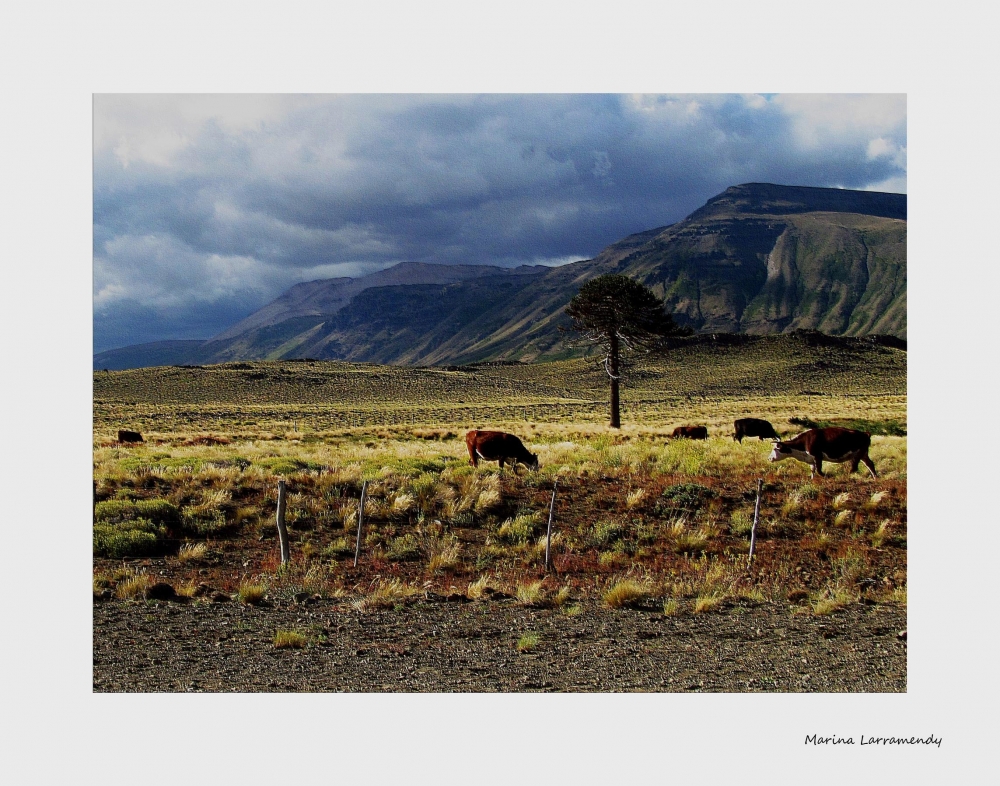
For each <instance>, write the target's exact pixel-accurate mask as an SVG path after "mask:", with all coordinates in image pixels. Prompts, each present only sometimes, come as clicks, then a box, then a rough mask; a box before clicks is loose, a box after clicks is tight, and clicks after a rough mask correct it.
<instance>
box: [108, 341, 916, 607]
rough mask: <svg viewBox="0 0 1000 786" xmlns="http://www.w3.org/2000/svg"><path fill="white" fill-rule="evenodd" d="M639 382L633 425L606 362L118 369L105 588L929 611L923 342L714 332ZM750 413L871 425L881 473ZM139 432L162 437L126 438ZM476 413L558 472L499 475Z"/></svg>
mask: <svg viewBox="0 0 1000 786" xmlns="http://www.w3.org/2000/svg"><path fill="white" fill-rule="evenodd" d="M622 393H623V403H624V405H623V412H622V421H623V424H624V425H623V428H622V429H621V430H620V431H619V430H612V429H609V428H608V427H607V426H606V422H607V416H608V413H607V403H606V402H607V385H606V377H605V376H604V374H603V371H601V370H600V368H599V367H597V366H596V364H595V363H594V362H593V361H589V360H571V361H563V362H559V363H551V364H544V365H520V364H518V365H504V364H494V365H479V366H473V367H462V368H449V369H443V368H433V369H418V368H396V367H380V366H367V365H362V364H343V363H326V362H322V363H321V362H311V361H298V362H276V363H265V362H259V363H258V362H254V363H232V364H225V365H222V366H213V367H205V368H176V367H164V368H156V369H141V370H135V371H122V372H100V371H99V372H95V374H94V481H95V508H94V521H95V523H94V554H95V559H94V564H95V569H94V570H95V572H94V592H95V594H100V593H109V592H110V593H113V594H114V595H116V596H118V597H122V598H129V597H136V598H141V597H143V592H144V588H148V586H149V584H150V583H151V582H152V580H153V577H152V576H151V573H153V572H155V574H156V577H155V578H156V580H157V581H164V580H165V581H169V582H170V583H171V584H172V585H173V586H174V587H175V589H176V590H177V592H178V593H180V594H182V595H184V594H187V595H189V596H190V597H192V598H199V597H201V596H202V595H203V594H204V592H205V589H204V588H205V587H206V586H208V585H211V587H212V588H213V589H218V590H221V591H223V592H226V593H230V594H232V595H233V596H234V597H237V598H238V599H240V600H242V601H243V602H247V603H267V602H268V599H269V598H276V597H279V596H292V595H296V594H298V593H309V594H315V595H320V596H323V597H339V598H344V599H345V600H347V601H349V602H352V603H355V604H356V605H357V607H358V608H359V610H362V611H363V610H365V609H370V608H378V607H392V606H394V605H399V604H405V603H409V602H410V601H412V600H413V599H416V598H419V597H422V596H423V595H425V594H426V593H428V592H436V593H442V594H454V593H460V594H462V595H465V596H466V597H469V598H475V597H480V596H482V594H483V593H484V592H491V593H494V594H496V593H504V594H506V595H510V596H511V597H512V598H513V599H516V600H517V602H521V603H524V604H526V605H549V606H553V607H555V606H559V607H565V608H566V609H571V608H573V603H574V601H575V600H580V599H583V598H589V599H598V600H600V601H601V602H603V603H605V604H606V605H608V606H610V607H614V608H617V607H622V606H629V605H637V604H640V605H642V604H644V605H647V606H648V605H649V604H656V605H657V606H662V607H663V610H664V613H668V614H678V613H680V614H685V613H691V614H697V613H711V612H718V611H723V610H726V609H738V608H740V607H741V606H743V605H745V604H754V603H782V604H790V605H791V606H792V607H793V608H794V610H796V611H800V612H802V613H808V614H829V613H835V612H836V610H837V609H838V608H842V607H844V606H846V605H849V604H854V603H858V602H873V603H892V604H899V603H902V604H905V601H906V442H907V438H906V353H905V352H904V351H901V350H895V349H888V348H885V347H880V346H875V345H872V346H868V347H864V346H860V345H859V346H857V347H848V348H844V347H836V346H834V347H830V346H809V345H808V344H807V343H806V342H803V341H801V340H797V339H793V338H789V337H776V338H772V339H761V340H759V341H756V342H753V343H752V344H750V345H743V346H725V345H723V346H718V347H713V346H710V345H706V344H704V343H701V344H698V345H693V346H685V347H682V348H680V349H678V350H676V351H674V352H672V353H671V354H670V356H669V358H668V360H666V361H662V362H659V363H658V364H646V365H641V366H639V367H638V368H636V369H633V370H632V372H631V374H630V375H629V376H628V377H626V380H625V384H624V385H623V388H622ZM739 417H761V418H766V419H768V420H769V421H770V422H771V423H772V424H774V426H775V427H776V428H777V430H778V431H779V432H780V433H781V434H783V435H786V436H791V435H793V434H797V433H800V432H801V431H803V430H804V428H805V426H804V425H803V424H812V423H816V424H819V425H846V426H849V427H853V428H861V429H864V430H866V431H869V432H870V433H872V434H873V437H872V449H871V457H872V459H873V461H874V462H875V466H876V468H877V470H878V473H879V477H878V478H877V479H873V478H871V477H870V476H869V475H868V473H867V471H866V470H864V468H862V469H861V472H862V473H863V474H858V473H855V474H853V475H849V474H848V470H849V465H833V464H829V463H827V464H825V471H826V473H827V476H826V477H815V478H810V472H809V468H808V467H807V466H806V465H805V464H801V463H798V462H794V461H785V462H781V463H777V464H772V463H770V462H768V460H767V457H768V455H769V452H770V442H768V441H759V440H757V439H756V438H752V439H745V440H744V441H743V443H742V444H738V443H736V442H734V441H733V440H732V438H731V435H732V431H733V426H732V422H733V420H734V419H736V418H739ZM793 421H795V422H793ZM677 425H705V426H707V427H708V431H709V439H708V440H706V441H703V442H701V441H686V440H668V438H667V437H668V435H669V434H670V432H671V431H672V430H673V428H674V427H675V426H677ZM121 428H127V429H135V430H138V431H141V432H142V434H143V437H144V440H145V441H144V442H142V443H140V444H136V445H122V444H118V442H117V441H116V434H117V430H118V429H121ZM472 428H490V429H500V430H504V431H510V432H512V433H514V434H516V435H518V436H519V437H521V439H522V440H523V442H524V443H525V445H526V446H527V447H528V449H529V450H530V451H532V452H533V453H537V454H538V457H539V461H540V464H541V468H540V470H539V471H538V472H530V471H528V470H526V469H524V468H523V467H518V468H517V471H516V472H512V471H510V469H509V468H508V469H505V470H504V471H503V472H500V471H499V470H498V468H497V466H496V464H489V463H484V464H481V465H480V467H479V468H478V469H475V468H473V467H472V466H471V465H470V462H469V456H468V452H467V450H466V446H465V443H464V435H465V432H466V431H467V430H469V429H472ZM758 479H761V480H763V494H762V498H761V503H760V510H759V518H758V522H757V525H756V533H755V548H754V557H753V561H752V563H751V564H750V565H749V567H748V551H749V542H750V533H751V528H752V527H753V521H754V504H755V494H756V488H757V481H758ZM279 480H285V481H286V483H287V489H288V496H287V510H286V514H285V521H286V523H287V525H288V527H289V531H290V536H291V554H292V561H291V563H290V564H287V565H284V566H281V565H280V561H279V554H278V544H277V533H276V526H275V508H276V494H277V484H278V481H279ZM365 483H367V486H366V495H367V501H366V504H365V511H364V529H363V532H362V538H361V543H360V546H358V544H357V543H356V534H357V524H358V505H359V498H360V493H361V488H362V485H363V484H365ZM553 489H555V492H556V496H555V506H554V510H553V526H552V531H553V535H552V541H551V564H550V567H549V569H548V570H547V569H546V567H545V563H544V558H545V545H546V541H545V533H546V527H547V523H548V518H549V506H550V503H551V500H552V493H553ZM356 548H358V550H359V557H358V564H357V567H355V566H354V556H355V549H356ZM154 568H155V571H154Z"/></svg>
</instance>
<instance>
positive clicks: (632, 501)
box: [625, 488, 646, 510]
mask: <svg viewBox="0 0 1000 786" xmlns="http://www.w3.org/2000/svg"><path fill="white" fill-rule="evenodd" d="M645 498H646V489H642V488H639V489H634V490H633V491H630V492H629V493H628V494H626V495H625V508H626V509H627V510H635V509H636V508H638V507H639V506H640V505H642V501H643V500H644V499H645Z"/></svg>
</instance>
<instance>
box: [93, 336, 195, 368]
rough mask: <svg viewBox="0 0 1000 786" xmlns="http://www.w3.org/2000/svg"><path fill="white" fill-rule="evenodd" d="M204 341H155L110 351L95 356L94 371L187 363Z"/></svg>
mask: <svg viewBox="0 0 1000 786" xmlns="http://www.w3.org/2000/svg"><path fill="white" fill-rule="evenodd" d="M204 343H205V342H204V341H153V342H151V343H149V344H132V345H131V346H128V347H122V348H121V349H109V350H107V351H106V352H98V353H97V354H96V355H94V370H95V371H97V370H99V369H101V370H107V371H123V370H125V369H129V368H143V367H145V366H175V365H180V364H183V363H186V362H187V360H188V358H189V357H191V355H192V353H194V352H197V351H198V349H199V347H201V346H202V345H203V344H204Z"/></svg>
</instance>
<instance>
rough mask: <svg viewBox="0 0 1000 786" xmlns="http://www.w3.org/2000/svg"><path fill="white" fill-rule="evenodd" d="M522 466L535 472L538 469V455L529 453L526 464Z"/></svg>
mask: <svg viewBox="0 0 1000 786" xmlns="http://www.w3.org/2000/svg"><path fill="white" fill-rule="evenodd" d="M524 466H526V467H527V468H528V469H533V470H536V471H537V469H538V454H537V453H529V454H528V460H527V461H526V462H524Z"/></svg>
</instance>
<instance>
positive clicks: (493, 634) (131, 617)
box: [94, 601, 906, 693]
mask: <svg viewBox="0 0 1000 786" xmlns="http://www.w3.org/2000/svg"><path fill="white" fill-rule="evenodd" d="M905 629H906V609H905V608H899V607H894V606H863V605H857V606H854V607H851V608H848V609H843V610H840V611H838V612H837V613H835V614H833V615H830V616H825V617H814V616H810V615H807V614H796V613H793V611H792V609H791V608H789V607H783V606H776V605H763V604H762V605H758V606H753V607H730V608H728V609H725V610H724V611H721V612H716V613H707V614H682V615H678V616H672V617H667V616H664V615H663V613H662V610H623V609H618V610H611V609H606V608H602V607H600V606H598V605H596V604H594V603H586V602H585V603H583V604H581V606H580V608H579V613H578V614H567V613H566V611H565V610H564V609H534V608H526V607H524V606H521V605H519V604H517V603H515V602H513V601H489V602H469V603H458V602H443V601H440V602H434V601H421V602H419V603H417V604H414V605H410V606H406V607H401V608H397V609H389V610H385V611H374V612H368V613H364V614H362V613H359V612H358V611H355V610H354V609H353V608H351V607H350V606H349V605H344V604H342V603H336V602H334V601H317V602H313V603H307V604H304V605H298V604H293V603H290V602H288V603H276V604H275V605H273V606H260V607H253V606H245V605H240V604H237V603H186V604H181V603H173V602H169V603H167V602H145V603H143V602H139V603H122V602H119V601H103V602H95V604H94V691H95V692H162V691H167V692H187V691H207V692H227V691H239V692H320V691H341V692H482V691H487V692H529V691H530V692H536V691H569V692H623V691H667V692H672V691H703V692H740V693H743V692H868V693H899V692H905V691H906V640H905V636H900V635H899V634H900V633H901V632H902V631H904V630H905ZM278 631H296V632H298V633H300V634H302V635H303V636H304V637H305V642H306V644H305V647H304V648H301V649H284V648H277V647H276V646H275V645H274V636H275V633H276V632H278ZM525 636H534V637H537V643H536V644H535V645H534V646H533V647H532V648H531V649H530V650H528V651H525V652H520V651H518V647H517V645H518V642H519V641H520V640H522V637H525Z"/></svg>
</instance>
